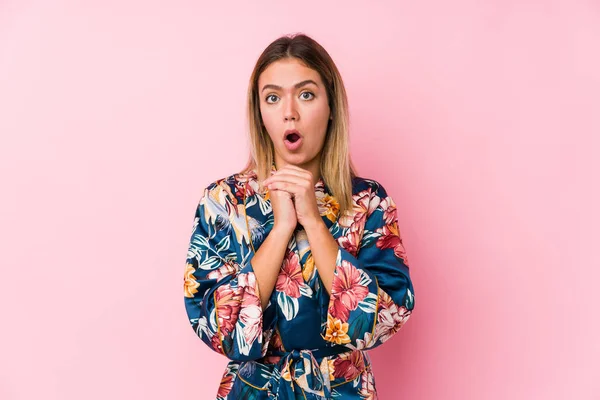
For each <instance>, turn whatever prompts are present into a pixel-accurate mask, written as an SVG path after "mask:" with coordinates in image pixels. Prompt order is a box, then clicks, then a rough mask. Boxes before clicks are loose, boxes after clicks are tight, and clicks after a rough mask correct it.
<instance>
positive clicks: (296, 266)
mask: <svg viewBox="0 0 600 400" xmlns="http://www.w3.org/2000/svg"><path fill="white" fill-rule="evenodd" d="M302 285H304V279H302V269H301V268H300V260H299V259H298V254H296V253H295V252H292V251H289V250H287V254H286V257H285V259H284V260H283V265H282V266H281V271H279V276H278V277H277V284H276V287H277V290H278V291H280V292H284V293H285V294H287V295H288V296H290V297H294V298H298V297H300V286H302Z"/></svg>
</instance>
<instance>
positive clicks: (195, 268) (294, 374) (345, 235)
mask: <svg viewBox="0 0 600 400" xmlns="http://www.w3.org/2000/svg"><path fill="white" fill-rule="evenodd" d="M352 190H353V195H352V200H353V204H352V205H353V208H352V211H351V212H350V213H346V214H345V215H340V210H339V203H338V201H337V200H336V198H335V197H334V196H333V194H332V193H331V191H330V190H329V188H328V187H327V185H326V184H325V182H324V181H323V179H322V178H321V179H320V180H319V181H318V183H317V184H316V185H315V198H316V200H317V207H318V209H319V212H320V214H321V218H322V220H323V223H324V224H325V226H326V227H327V228H328V229H329V231H330V232H331V234H332V236H333V237H334V239H335V240H336V241H337V243H338V245H339V248H338V253H337V257H336V261H335V266H334V275H333V281H332V287H331V293H330V294H329V293H328V292H327V291H326V290H325V288H324V287H323V284H322V282H321V280H320V277H319V271H318V268H317V267H318V266H316V265H315V260H314V258H313V257H312V253H311V250H310V243H309V241H308V237H307V235H306V232H304V231H303V230H302V229H299V230H297V231H296V232H295V233H294V235H292V238H291V239H290V242H289V243H288V247H287V249H286V252H285V255H284V258H283V260H282V265H281V268H280V271H279V275H278V276H277V279H276V282H275V287H274V288H273V290H272V293H271V297H270V299H269V302H268V304H267V306H266V307H265V308H264V309H263V307H262V305H261V302H260V294H259V291H260V289H261V288H260V287H259V284H258V282H257V279H256V276H255V274H254V269H253V266H252V263H251V260H252V258H253V256H254V254H255V252H256V251H258V250H259V248H260V246H261V244H262V243H263V242H264V240H265V238H266V237H267V236H268V235H269V233H270V232H271V230H272V228H273V216H272V207H271V204H270V198H269V193H268V191H266V192H265V191H261V190H260V186H259V184H258V179H257V176H256V173H255V172H254V171H248V172H245V173H237V174H233V175H230V176H228V177H225V178H223V179H219V180H217V181H215V182H213V183H211V184H210V185H209V186H208V187H206V188H205V190H204V194H203V196H202V198H201V200H200V202H199V203H198V207H197V209H196V215H195V219H194V224H193V231H192V235H191V238H190V244H189V248H188V256H187V260H186V265H185V270H184V285H183V286H184V299H185V307H186V311H187V314H188V317H189V321H190V324H191V325H192V327H193V329H194V331H195V332H196V334H197V335H198V336H199V337H200V338H201V339H202V341H203V342H205V343H206V344H207V345H208V346H209V347H210V348H211V349H213V350H214V351H216V352H218V353H220V354H223V355H225V356H226V357H228V358H229V359H230V361H229V363H228V365H227V368H226V371H225V373H224V374H223V378H222V379H221V383H220V385H219V387H218V388H216V398H217V399H219V400H226V399H228V398H229V399H236V398H244V399H251V400H252V399H258V398H263V397H264V396H265V394H268V395H269V397H271V396H275V394H276V393H277V396H278V398H279V399H282V400H286V399H293V398H295V395H294V393H302V392H304V393H306V394H307V395H308V394H310V395H311V396H317V397H318V396H321V397H322V398H323V397H324V398H330V397H331V398H343V399H376V398H377V392H376V389H375V381H374V378H373V374H372V371H371V368H370V360H369V359H368V357H367V352H366V350H369V349H372V348H374V347H377V346H379V345H381V344H382V343H384V342H385V341H387V340H389V338H391V337H392V336H393V335H395V334H396V333H397V332H398V331H399V330H400V329H401V328H402V327H403V326H404V324H405V323H406V321H407V320H408V318H409V317H410V315H411V313H412V310H413V308H414V294H413V293H414V290H413V286H412V281H411V279H410V274H409V267H408V263H407V261H406V251H405V248H404V246H403V243H402V238H401V235H400V232H399V229H398V223H397V209H396V205H395V203H394V201H393V200H392V198H391V197H390V196H388V194H387V192H386V191H385V189H384V188H383V186H381V184H380V183H378V182H376V181H374V180H370V179H365V178H360V177H355V178H353V181H352ZM287 349H305V350H287ZM308 349H311V350H308ZM348 382H352V384H346V383H348ZM300 389H302V390H300ZM265 392H266V393H265Z"/></svg>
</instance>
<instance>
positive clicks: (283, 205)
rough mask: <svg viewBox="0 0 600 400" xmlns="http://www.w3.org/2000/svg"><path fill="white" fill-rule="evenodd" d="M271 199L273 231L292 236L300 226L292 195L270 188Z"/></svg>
mask: <svg viewBox="0 0 600 400" xmlns="http://www.w3.org/2000/svg"><path fill="white" fill-rule="evenodd" d="M265 182H266V180H265ZM263 184H264V182H263ZM265 186H266V185H265ZM269 199H270V200H271V207H272V208H273V218H274V221H273V230H280V231H281V232H283V234H285V235H288V234H289V235H291V233H292V232H293V231H294V229H296V225H297V224H298V219H297V217H296V210H295V208H294V202H293V200H292V195H291V194H290V193H288V192H286V191H284V190H277V189H273V188H269Z"/></svg>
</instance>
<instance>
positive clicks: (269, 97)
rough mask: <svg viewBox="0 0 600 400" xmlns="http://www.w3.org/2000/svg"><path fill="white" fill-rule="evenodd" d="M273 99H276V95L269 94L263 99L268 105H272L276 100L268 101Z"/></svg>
mask: <svg viewBox="0 0 600 400" xmlns="http://www.w3.org/2000/svg"><path fill="white" fill-rule="evenodd" d="M273 97H275V98H276V99H277V96H276V95H274V94H270V95H268V96H267V97H266V98H265V101H266V102H267V103H269V104H273V103H274V102H275V101H277V100H273V101H269V99H271V98H273Z"/></svg>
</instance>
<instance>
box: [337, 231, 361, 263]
mask: <svg viewBox="0 0 600 400" xmlns="http://www.w3.org/2000/svg"><path fill="white" fill-rule="evenodd" d="M337 241H338V244H339V245H340V246H341V247H342V248H343V249H344V250H346V251H348V252H349V253H350V254H352V255H353V256H355V257H356V255H357V254H358V248H359V246H360V232H359V230H358V227H357V225H352V227H351V228H350V230H349V231H348V234H347V235H346V236H340V237H339V238H338V240H337Z"/></svg>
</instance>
